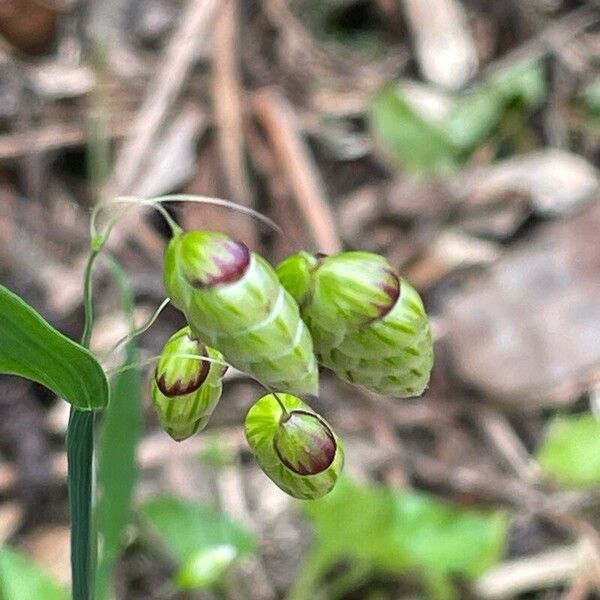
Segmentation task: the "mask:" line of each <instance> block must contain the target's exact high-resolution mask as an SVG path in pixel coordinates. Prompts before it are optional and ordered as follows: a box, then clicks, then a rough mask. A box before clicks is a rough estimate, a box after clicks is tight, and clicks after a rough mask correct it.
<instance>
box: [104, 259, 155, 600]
mask: <svg viewBox="0 0 600 600" xmlns="http://www.w3.org/2000/svg"><path fill="white" fill-rule="evenodd" d="M111 271H112V273H113V275H115V279H116V281H117V284H118V287H119V290H120V295H121V299H122V303H123V307H124V310H125V313H126V314H127V317H128V320H129V330H130V333H131V332H132V331H133V329H134V323H133V310H134V298H133V293H132V291H131V287H130V285H129V282H128V281H127V278H126V276H125V275H124V273H123V272H122V271H121V268H120V267H119V266H118V265H117V264H116V263H113V262H111ZM137 356H138V353H137V348H136V344H135V341H134V340H133V339H132V340H131V341H129V342H128V343H127V345H126V350H125V361H124V363H123V366H125V365H131V364H134V363H135V362H136V361H137ZM142 420H143V415H142V404H141V382H140V374H139V371H138V370H137V369H133V368H132V369H127V370H125V371H122V372H120V373H118V374H117V375H116V376H115V377H114V379H113V380H112V382H111V401H110V404H109V405H108V408H107V410H106V411H105V412H104V420H103V422H102V427H101V430H100V436H99V444H98V464H99V466H98V486H99V490H100V500H99V502H98V509H97V522H98V534H99V537H100V540H101V544H100V548H101V554H100V557H99V561H98V571H97V574H96V599H97V600H104V599H105V598H107V597H108V596H109V588H110V581H111V576H112V570H113V566H114V563H115V560H116V559H117V558H118V556H119V552H120V550H121V547H122V544H123V535H124V532H125V528H126V526H127V524H128V523H129V521H130V518H131V503H132V499H133V492H134V486H135V482H136V480H137V474H138V466H137V462H136V451H137V445H138V442H139V439H140V436H141V434H142Z"/></svg>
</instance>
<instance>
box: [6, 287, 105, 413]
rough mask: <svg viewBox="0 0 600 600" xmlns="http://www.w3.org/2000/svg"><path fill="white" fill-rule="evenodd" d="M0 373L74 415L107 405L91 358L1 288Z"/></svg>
mask: <svg viewBox="0 0 600 600" xmlns="http://www.w3.org/2000/svg"><path fill="white" fill-rule="evenodd" d="M0 373H2V374H7V375H19V376H21V377H25V378H26V379H30V380H31V381H36V382H37V383H41V384H42V385H44V386H46V387H47V388H49V389H50V390H52V391H53V392H54V393H55V394H57V395H58V396H60V397H62V398H64V399H65V400H67V402H70V403H71V404H72V405H73V406H74V407H76V408H78V409H79V410H92V409H100V408H104V407H105V406H106V405H107V404H108V382H107V380H106V375H105V374H104V371H103V370H102V367H101V366H100V364H99V363H98V361H97V360H96V359H95V358H94V356H93V355H92V354H91V353H90V352H89V351H88V350H86V349H85V348H83V347H82V346H80V345H79V344H77V343H75V342H74V341H73V340H70V339H69V338H68V337H66V336H65V335H63V334H62V333H60V332H59V331H58V330H56V329H55V328H54V327H52V325H50V324H49V323H47V322H46V321H45V320H44V319H43V317H42V316H41V315H40V314H39V313H37V312H36V311H35V310H34V309H33V308H31V306H29V305H28V304H27V303H26V302H25V301H23V300H22V299H21V298H20V297H19V296H17V295H16V294H14V293H13V292H11V291H10V290H9V289H7V288H5V287H4V286H2V285H0Z"/></svg>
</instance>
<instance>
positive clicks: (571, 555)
mask: <svg viewBox="0 0 600 600" xmlns="http://www.w3.org/2000/svg"><path fill="white" fill-rule="evenodd" d="M582 550H583V549H582V548H581V546H580V545H579V544H577V545H575V546H567V547H562V548H556V549H553V550H549V551H547V552H544V553H542V554H537V555H535V556H528V557H526V558H519V559H516V560H512V561H507V562H505V563H502V564H501V565H498V566H497V567H495V568H493V569H491V570H490V571H488V572H487V573H485V575H483V576H482V577H480V578H479V579H478V580H477V582H476V583H475V591H476V592H477V596H478V597H480V598H485V599H486V600H487V599H489V600H495V599H501V598H514V597H515V596H517V595H519V594H522V593H524V592H528V591H532V590H536V589H544V588H548V587H552V586H555V585H559V584H562V583H566V582H569V581H571V580H572V579H573V578H574V577H576V576H577V574H578V572H579V571H580V570H581V568H582V562H583V561H584V553H583V552H582Z"/></svg>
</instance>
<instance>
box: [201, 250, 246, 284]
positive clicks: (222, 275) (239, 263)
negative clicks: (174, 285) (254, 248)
mask: <svg viewBox="0 0 600 600" xmlns="http://www.w3.org/2000/svg"><path fill="white" fill-rule="evenodd" d="M250 256H251V253H250V250H249V248H248V246H246V244H244V243H243V242H236V241H234V240H223V241H220V242H219V243H217V244H215V245H214V246H213V247H211V248H210V250H209V252H208V253H207V256H206V260H207V261H210V262H212V264H213V265H214V266H215V267H216V271H215V272H206V273H203V274H202V275H201V276H200V277H196V278H194V279H192V280H191V281H190V284H191V285H192V286H193V287H195V288H207V287H214V286H217V285H222V284H225V283H233V282H235V281H237V280H238V279H240V278H241V277H242V276H243V275H244V273H245V272H246V270H247V269H248V266H249V265H250Z"/></svg>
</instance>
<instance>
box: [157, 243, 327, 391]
mask: <svg viewBox="0 0 600 600" xmlns="http://www.w3.org/2000/svg"><path fill="white" fill-rule="evenodd" d="M165 286H166V288H167V291H168V293H169V295H170V297H171V299H172V300H173V303H174V304H175V305H176V306H177V307H178V308H179V309H180V310H182V311H183V313H184V314H185V316H186V318H187V321H188V323H189V325H190V327H191V329H192V331H193V332H194V334H195V335H197V336H198V337H199V338H200V339H202V340H204V341H206V343H208V344H210V345H211V346H214V347H215V348H218V349H219V350H220V351H221V352H222V353H223V355H224V356H225V358H226V359H227V361H228V362H229V363H231V364H232V365H233V366H234V367H236V368H237V369H239V370H240V371H244V372H246V373H250V374H251V375H253V376H254V377H256V378H257V379H259V380H260V381H262V382H264V383H265V384H267V385H269V386H271V387H272V388H274V389H276V390H285V391H291V392H294V393H297V394H306V393H309V394H316V393H317V391H318V385H319V373H318V365H317V361H316V358H315V355H314V353H313V345H312V339H311V336H310V332H309V331H308V328H307V327H306V325H305V324H304V323H303V321H302V319H301V318H300V313H299V310H298V305H297V304H296V302H295V301H294V299H293V298H292V296H291V295H290V294H289V293H288V292H287V291H286V290H285V289H284V287H283V286H282V285H281V283H280V282H279V279H278V278H277V274H276V273H275V271H274V269H273V268H272V267H271V265H269V263H267V262H266V261H265V260H264V259H263V258H262V257H261V256H259V255H257V254H255V253H253V252H250V251H249V250H248V248H247V247H246V246H245V245H244V244H242V243H241V242H235V241H233V240H231V239H230V238H228V237H227V236H226V235H224V234H222V233H215V232H211V231H192V232H188V233H184V234H179V235H176V236H174V237H173V239H172V240H171V242H170V244H169V246H168V248H167V253H166V257H165Z"/></svg>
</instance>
